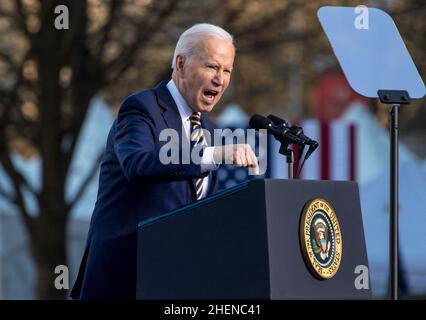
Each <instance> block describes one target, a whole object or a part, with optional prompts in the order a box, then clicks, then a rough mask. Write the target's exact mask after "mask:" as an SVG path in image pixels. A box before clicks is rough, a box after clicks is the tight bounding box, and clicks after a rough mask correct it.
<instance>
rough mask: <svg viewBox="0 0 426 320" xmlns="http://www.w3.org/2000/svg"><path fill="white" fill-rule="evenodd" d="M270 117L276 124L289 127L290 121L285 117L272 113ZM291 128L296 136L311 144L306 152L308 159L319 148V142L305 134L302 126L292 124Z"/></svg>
mask: <svg viewBox="0 0 426 320" xmlns="http://www.w3.org/2000/svg"><path fill="white" fill-rule="evenodd" d="M268 118H269V119H270V120H272V121H273V122H274V123H275V124H276V125H281V126H286V127H288V122H287V121H285V120H284V119H281V118H280V117H277V116H274V115H273V114H270V115H269V116H268ZM289 130H290V132H291V133H292V134H294V135H295V136H296V137H298V138H301V139H302V140H304V144H307V145H309V149H308V151H307V152H306V155H305V160H306V159H308V158H309V157H310V156H311V154H312V153H313V152H314V151H315V149H316V148H318V145H319V144H318V142H317V141H315V140H312V139H311V138H309V137H307V136H305V135H304V134H303V129H302V127H299V126H292V127H289Z"/></svg>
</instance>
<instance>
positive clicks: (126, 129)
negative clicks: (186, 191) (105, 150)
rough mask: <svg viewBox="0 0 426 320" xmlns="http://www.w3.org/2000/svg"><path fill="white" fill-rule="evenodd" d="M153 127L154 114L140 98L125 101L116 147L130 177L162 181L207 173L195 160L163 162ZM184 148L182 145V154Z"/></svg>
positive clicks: (135, 179)
mask: <svg viewBox="0 0 426 320" xmlns="http://www.w3.org/2000/svg"><path fill="white" fill-rule="evenodd" d="M154 128H155V123H154V121H153V120H152V117H151V116H150V114H149V112H148V111H147V110H146V108H145V107H144V106H143V105H141V104H140V102H139V101H138V100H136V99H135V98H130V99H128V100H126V101H125V102H124V103H123V105H122V106H121V108H120V111H119V114H118V117H117V122H116V131H115V137H114V138H115V139H114V151H115V154H116V156H117V158H118V161H119V163H120V166H121V169H122V170H123V172H124V175H125V176H126V178H127V179H128V180H130V181H131V182H134V183H137V182H149V183H163V182H171V181H178V180H185V179H188V178H198V177H202V176H204V175H206V174H207V173H205V174H202V172H201V167H200V165H197V164H193V163H189V164H181V163H179V164H172V163H171V164H163V163H162V162H161V161H160V149H161V148H159V147H156V143H155V139H156V135H155V130H154ZM157 139H158V137H157ZM181 152H183V151H182V148H181V147H179V155H180V154H181ZM179 159H181V157H179Z"/></svg>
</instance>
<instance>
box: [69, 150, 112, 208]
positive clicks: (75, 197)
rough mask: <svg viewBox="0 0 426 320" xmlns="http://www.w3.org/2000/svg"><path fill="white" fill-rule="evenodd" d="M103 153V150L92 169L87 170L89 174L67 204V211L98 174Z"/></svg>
mask: <svg viewBox="0 0 426 320" xmlns="http://www.w3.org/2000/svg"><path fill="white" fill-rule="evenodd" d="M104 152H105V150H102V151H101V152H100V153H99V155H98V157H97V159H96V161H94V162H93V164H92V167H91V168H90V170H89V173H88V174H87V176H86V178H85V179H84V180H83V182H82V183H81V185H80V188H79V189H78V191H77V193H76V195H75V196H74V198H73V199H72V200H71V201H70V202H69V203H68V211H69V210H71V208H72V207H73V206H74V205H75V204H76V203H78V201H79V200H80V198H81V196H82V195H83V194H84V192H85V191H86V188H87V186H88V185H89V183H90V181H92V179H93V178H94V176H95V174H96V173H97V172H98V170H97V169H98V167H99V165H100V164H101V162H102V158H103V156H104Z"/></svg>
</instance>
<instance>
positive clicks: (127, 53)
mask: <svg viewBox="0 0 426 320" xmlns="http://www.w3.org/2000/svg"><path fill="white" fill-rule="evenodd" d="M156 4H157V3H156ZM178 4H179V1H176V0H171V1H169V2H168V3H167V5H165V6H164V7H162V6H161V5H157V6H156V7H155V8H154V9H153V14H151V16H152V17H153V21H152V22H150V23H149V24H148V25H147V26H145V27H144V21H141V22H140V23H139V24H138V25H136V26H135V27H136V29H137V30H139V32H138V34H137V36H136V39H135V41H133V43H132V45H130V46H129V47H127V48H125V49H124V50H123V51H122V52H121V54H120V55H119V56H118V57H117V58H116V59H115V60H113V61H111V62H110V63H108V64H107V65H106V66H105V67H104V72H110V73H112V74H113V75H112V76H111V77H110V78H109V79H107V83H108V84H110V83H114V82H115V81H117V79H118V78H119V77H120V76H121V75H122V74H123V73H124V72H125V71H126V70H127V69H128V68H129V67H130V66H131V65H132V63H133V62H134V58H135V55H136V53H137V51H138V50H139V49H140V48H141V47H142V46H143V45H144V44H145V42H146V40H147V39H148V38H149V37H152V34H153V33H154V32H155V31H156V30H158V29H159V28H160V26H161V25H163V24H164V23H165V20H166V19H167V18H168V17H169V16H170V15H171V14H172V13H173V12H174V10H175V9H176V7H177V6H178Z"/></svg>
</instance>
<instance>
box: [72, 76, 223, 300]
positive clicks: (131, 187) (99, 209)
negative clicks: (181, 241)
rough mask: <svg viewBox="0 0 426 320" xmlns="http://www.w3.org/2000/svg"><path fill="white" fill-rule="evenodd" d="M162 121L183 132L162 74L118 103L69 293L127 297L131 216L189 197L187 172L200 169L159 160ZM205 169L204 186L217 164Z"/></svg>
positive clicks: (132, 249)
mask: <svg viewBox="0 0 426 320" xmlns="http://www.w3.org/2000/svg"><path fill="white" fill-rule="evenodd" d="M202 122H203V127H205V128H206V129H207V130H209V131H210V132H211V133H213V129H214V125H213V123H212V122H210V121H209V120H208V119H207V118H205V117H204V116H203V117H202ZM167 128H169V129H174V130H176V132H177V133H178V135H179V137H180V138H182V121H181V117H180V114H179V111H178V109H177V106H176V104H175V102H174V100H173V98H172V96H171V94H170V92H169V91H168V89H167V87H166V82H161V83H160V84H159V85H158V86H157V87H155V88H154V89H149V90H145V91H142V92H139V93H136V94H134V95H131V96H129V97H128V98H127V99H126V100H125V101H124V102H123V103H122V105H121V107H120V110H119V113H118V116H117V119H116V120H115V121H114V123H113V125H112V128H111V130H110V133H109V135H108V140H107V144H106V150H105V155H104V158H103V160H102V164H101V171H100V177H99V191H98V197H97V201H96V205H95V209H94V212H93V215H92V219H91V222H90V228H89V233H88V239H87V244H86V248H85V252H84V255H83V259H82V262H81V265H80V270H79V273H78V276H77V280H76V282H75V285H74V287H73V290H72V292H71V297H72V298H75V299H78V298H80V299H134V298H135V291H136V288H135V286H136V251H137V248H136V247H137V241H136V240H137V237H136V231H137V226H138V222H139V221H140V220H141V219H143V218H147V217H150V216H154V215H157V214H159V213H163V212H165V211H169V210H173V209H176V208H178V207H181V206H184V205H187V204H189V203H191V202H192V201H194V200H195V193H194V184H193V179H195V178H198V177H200V176H205V175H206V174H207V173H205V174H201V168H200V166H199V165H197V164H194V163H190V164H167V165H164V164H162V163H161V161H160V158H159V153H160V148H161V147H162V146H163V145H164V144H166V143H168V141H160V140H159V136H160V132H161V131H162V130H163V129H167ZM181 151H182V149H181ZM180 159H181V158H180ZM180 162H181V161H180ZM210 177H211V178H210V182H209V190H208V193H207V194H211V193H213V192H214V190H215V188H216V184H217V176H216V172H211V173H210Z"/></svg>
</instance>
